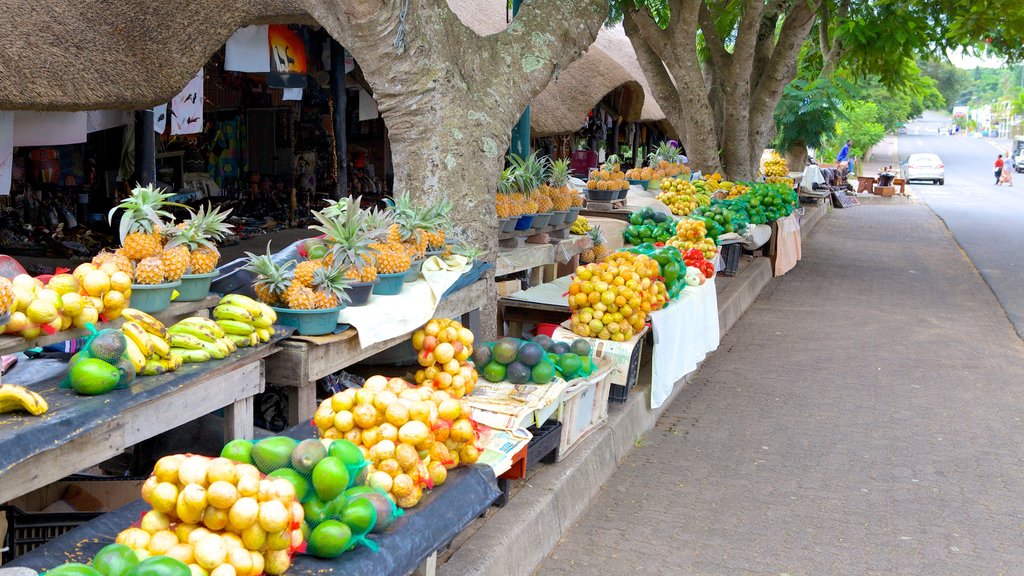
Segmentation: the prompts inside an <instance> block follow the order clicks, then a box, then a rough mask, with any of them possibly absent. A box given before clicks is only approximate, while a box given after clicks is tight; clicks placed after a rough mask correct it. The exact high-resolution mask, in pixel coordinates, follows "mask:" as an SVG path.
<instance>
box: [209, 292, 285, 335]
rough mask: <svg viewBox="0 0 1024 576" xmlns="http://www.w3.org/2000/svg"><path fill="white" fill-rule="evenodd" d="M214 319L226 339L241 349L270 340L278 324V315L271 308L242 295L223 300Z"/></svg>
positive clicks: (214, 314)
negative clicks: (275, 325)
mask: <svg viewBox="0 0 1024 576" xmlns="http://www.w3.org/2000/svg"><path fill="white" fill-rule="evenodd" d="M213 317H214V319H216V321H217V324H218V325H219V326H220V327H221V329H222V330H223V331H224V333H225V337H226V338H228V339H230V340H231V341H232V342H234V344H235V345H236V346H238V347H240V348H244V347H246V346H256V345H258V344H260V343H262V342H267V341H268V340H270V337H271V336H273V335H274V322H277V313H276V312H274V310H273V309H272V308H271V307H270V306H267V305H266V304H264V303H262V302H257V301H256V300H253V299H252V298H249V297H248V296H243V295H241V294H228V295H227V296H224V297H223V298H221V299H220V303H218V304H217V307H216V308H214V309H213Z"/></svg>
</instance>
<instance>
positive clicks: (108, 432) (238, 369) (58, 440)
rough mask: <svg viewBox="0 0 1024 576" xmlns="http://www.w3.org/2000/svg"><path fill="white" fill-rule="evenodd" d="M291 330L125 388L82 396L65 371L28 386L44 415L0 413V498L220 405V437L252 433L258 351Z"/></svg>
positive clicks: (272, 347)
mask: <svg viewBox="0 0 1024 576" xmlns="http://www.w3.org/2000/svg"><path fill="white" fill-rule="evenodd" d="M290 333H291V330H290V329H287V328H285V329H280V330H279V332H278V333H277V334H276V335H275V336H274V337H273V338H272V340H271V341H270V342H268V343H266V344H263V345H262V346H257V347H253V348H240V349H238V351H236V352H234V353H233V354H231V355H230V356H228V357H227V358H224V359H223V360H211V361H209V362H205V363H203V364H186V365H184V366H182V368H181V369H179V370H178V371H176V372H173V373H170V374H164V375H161V376H148V377H144V378H139V379H137V380H136V381H135V383H134V384H133V385H132V386H131V387H129V388H125V389H122V390H113V391H111V392H108V393H106V394H103V395H101V396H79V395H77V394H75V393H74V392H73V391H71V390H67V389H61V388H59V387H58V386H59V384H60V382H61V380H63V378H64V375H63V374H61V375H59V376H56V377H53V378H49V379H46V380H43V381H40V382H36V383H34V384H28V385H27V387H28V388H29V389H31V390H33V391H35V392H38V393H40V394H42V395H43V397H44V398H45V399H46V401H47V403H49V405H50V409H49V410H48V411H47V413H46V414H43V415H42V416H28V415H26V414H24V413H8V414H3V415H0V478H2V479H3V480H2V481H0V502H6V501H8V500H11V499H13V498H16V497H17V496H20V495H22V494H25V493H28V492H31V491H32V490H35V489H36V488H39V487H41V486H45V485H47V484H49V483H51V482H56V481H57V480H60V479H61V478H64V477H65V476H67V475H68V474H73V473H75V472H78V471H80V470H84V469H86V468H89V467H90V466H95V465H96V464H99V463H100V462H103V461H104V460H107V459H108V458H112V457H114V456H116V455H118V454H120V453H121V452H123V451H124V450H125V449H126V448H128V447H129V446H132V445H135V444H137V443H139V442H141V441H143V440H147V439H149V438H152V437H153V436H156V435H158V434H160V433H163V432H166V431H168V430H171V429H173V428H175V427H177V426H180V425H182V424H185V423H188V422H190V421H192V420H195V419H196V418H199V417H200V416H203V415H206V414H209V413H211V412H214V411H216V410H219V409H221V408H224V409H225V423H224V426H225V438H226V439H231V438H251V437H252V434H253V396H255V395H256V394H258V393H260V392H262V391H263V388H264V380H263V371H264V370H263V359H264V358H266V357H267V356H269V355H270V354H272V353H274V352H275V351H276V350H277V343H278V341H280V340H281V339H282V338H284V337H285V336H287V335H288V334H290Z"/></svg>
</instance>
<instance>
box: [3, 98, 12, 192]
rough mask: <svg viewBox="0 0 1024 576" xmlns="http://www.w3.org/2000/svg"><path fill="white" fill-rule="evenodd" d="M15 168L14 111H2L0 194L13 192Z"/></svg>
mask: <svg viewBox="0 0 1024 576" xmlns="http://www.w3.org/2000/svg"><path fill="white" fill-rule="evenodd" d="M13 169H14V113H12V112H4V111H0V196H7V195H9V194H10V193H11V174H12V171H13Z"/></svg>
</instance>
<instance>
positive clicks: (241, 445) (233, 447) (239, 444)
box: [220, 438, 252, 464]
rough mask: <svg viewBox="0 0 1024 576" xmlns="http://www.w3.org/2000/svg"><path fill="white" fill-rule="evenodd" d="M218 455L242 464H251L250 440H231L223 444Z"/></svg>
mask: <svg viewBox="0 0 1024 576" xmlns="http://www.w3.org/2000/svg"><path fill="white" fill-rule="evenodd" d="M220 456H221V458H227V459H228V460H234V461H235V462H240V463H242V464H252V440H244V439H241V438H239V439H238V440H232V441H231V442H228V443H227V444H225V445H224V449H223V450H221V451H220Z"/></svg>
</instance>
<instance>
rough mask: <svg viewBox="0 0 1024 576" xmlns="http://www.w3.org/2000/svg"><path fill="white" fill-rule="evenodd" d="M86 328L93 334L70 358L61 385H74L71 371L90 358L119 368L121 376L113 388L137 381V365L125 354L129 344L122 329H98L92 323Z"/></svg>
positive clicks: (62, 386) (64, 386) (123, 386)
mask: <svg viewBox="0 0 1024 576" xmlns="http://www.w3.org/2000/svg"><path fill="white" fill-rule="evenodd" d="M86 328H87V329H88V330H89V332H91V335H90V336H89V338H88V339H87V340H86V341H85V345H83V346H82V349H81V350H80V351H78V352H76V353H75V355H74V356H72V357H71V359H70V360H68V368H67V373H66V374H65V376H64V379H63V380H61V382H60V385H59V387H60V388H65V389H71V388H72V387H73V386H72V384H71V372H72V370H73V369H74V367H75V365H76V364H77V363H78V362H80V361H82V360H87V359H90V358H92V359H99V360H102V361H103V362H106V363H107V364H109V365H111V366H113V367H115V368H117V371H118V372H119V373H120V375H121V377H120V379H119V380H118V381H117V384H116V385H115V386H114V387H113V388H112V389H113V390H118V389H122V388H128V387H129V386H131V385H132V384H133V383H134V382H135V376H136V374H135V365H134V364H132V361H131V359H130V358H129V357H128V356H127V355H126V354H125V347H126V346H127V341H126V340H125V335H124V334H122V333H121V331H120V330H113V329H110V328H105V329H103V330H96V327H95V326H94V325H93V324H91V323H90V324H86Z"/></svg>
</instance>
